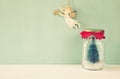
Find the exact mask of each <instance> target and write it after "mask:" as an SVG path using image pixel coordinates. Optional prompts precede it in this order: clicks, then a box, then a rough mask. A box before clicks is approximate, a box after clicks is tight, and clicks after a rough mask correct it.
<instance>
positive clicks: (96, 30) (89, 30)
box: [84, 29, 104, 32]
mask: <svg viewBox="0 0 120 79" xmlns="http://www.w3.org/2000/svg"><path fill="white" fill-rule="evenodd" d="M84 31H87V32H101V31H104V30H103V29H85V30H84Z"/></svg>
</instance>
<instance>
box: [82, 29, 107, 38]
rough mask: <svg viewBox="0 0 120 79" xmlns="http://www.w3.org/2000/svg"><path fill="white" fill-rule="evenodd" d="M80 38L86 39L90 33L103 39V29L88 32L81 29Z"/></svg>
mask: <svg viewBox="0 0 120 79" xmlns="http://www.w3.org/2000/svg"><path fill="white" fill-rule="evenodd" d="M80 34H81V36H82V38H84V39H87V38H88V37H90V36H91V35H93V36H95V38H96V39H99V40H101V39H105V36H104V31H100V32H88V31H82V32H81V33H80Z"/></svg>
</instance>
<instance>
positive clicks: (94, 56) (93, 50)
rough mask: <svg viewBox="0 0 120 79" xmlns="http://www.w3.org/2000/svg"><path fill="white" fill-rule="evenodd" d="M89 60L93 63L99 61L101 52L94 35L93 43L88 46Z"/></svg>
mask: <svg viewBox="0 0 120 79" xmlns="http://www.w3.org/2000/svg"><path fill="white" fill-rule="evenodd" d="M87 60H88V61H89V62H91V63H97V62H99V53H98V49H97V46H96V43H95V38H94V37H92V40H91V44H90V45H89V47H88V54H87Z"/></svg>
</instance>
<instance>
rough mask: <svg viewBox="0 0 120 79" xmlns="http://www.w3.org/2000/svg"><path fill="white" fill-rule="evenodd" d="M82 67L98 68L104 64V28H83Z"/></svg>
mask: <svg viewBox="0 0 120 79" xmlns="http://www.w3.org/2000/svg"><path fill="white" fill-rule="evenodd" d="M80 34H81V36H82V38H83V54H82V67H83V68H85V69H88V70H100V69H102V68H103V66H104V45H103V39H104V38H105V36H104V30H84V31H82V32H81V33H80Z"/></svg>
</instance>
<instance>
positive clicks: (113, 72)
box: [0, 65, 120, 79]
mask: <svg viewBox="0 0 120 79" xmlns="http://www.w3.org/2000/svg"><path fill="white" fill-rule="evenodd" d="M0 79H120V65H105V67H104V69H103V70H99V71H89V70H84V69H83V68H82V67H81V65H0Z"/></svg>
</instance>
